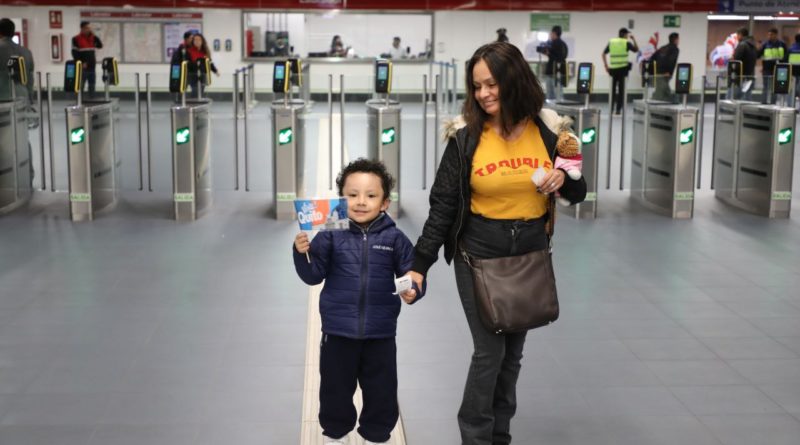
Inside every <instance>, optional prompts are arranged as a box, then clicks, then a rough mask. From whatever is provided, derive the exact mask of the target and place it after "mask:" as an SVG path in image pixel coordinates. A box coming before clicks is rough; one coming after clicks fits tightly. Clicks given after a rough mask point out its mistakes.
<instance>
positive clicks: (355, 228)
mask: <svg viewBox="0 0 800 445" xmlns="http://www.w3.org/2000/svg"><path fill="white" fill-rule="evenodd" d="M394 226H395V222H394V220H393V219H392V217H391V216H389V214H388V213H386V212H381V213H380V214H379V215H378V217H377V218H375V219H374V220H372V222H371V223H369V226H367V227H361V226H360V225H359V224H358V223H356V222H355V221H353V220H352V219H351V220H350V231H351V232H354V233H358V234H363V233H376V232H380V231H382V230H385V229H388V228H389V227H394Z"/></svg>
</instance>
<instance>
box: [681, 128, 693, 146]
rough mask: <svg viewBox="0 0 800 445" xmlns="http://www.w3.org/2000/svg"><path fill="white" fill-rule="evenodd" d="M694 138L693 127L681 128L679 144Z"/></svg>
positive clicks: (686, 142)
mask: <svg viewBox="0 0 800 445" xmlns="http://www.w3.org/2000/svg"><path fill="white" fill-rule="evenodd" d="M693 140H694V127H689V128H684V129H683V130H681V145H683V144H688V143H689V142H692V141H693Z"/></svg>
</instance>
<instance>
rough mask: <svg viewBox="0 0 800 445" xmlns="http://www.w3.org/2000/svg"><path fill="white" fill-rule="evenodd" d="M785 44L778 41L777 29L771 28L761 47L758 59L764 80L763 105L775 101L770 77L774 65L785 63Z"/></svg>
mask: <svg viewBox="0 0 800 445" xmlns="http://www.w3.org/2000/svg"><path fill="white" fill-rule="evenodd" d="M787 55H788V54H787V51H786V44H785V43H783V40H779V39H778V30H777V28H772V29H770V30H769V32H768V33H767V41H766V42H764V43H763V44H762V45H761V49H760V50H759V51H758V57H760V58H761V68H762V70H761V75H762V78H763V80H764V103H768V104H771V103H773V102H774V101H775V95H774V94H772V76H773V71H775V64H776V63H778V62H786V58H787Z"/></svg>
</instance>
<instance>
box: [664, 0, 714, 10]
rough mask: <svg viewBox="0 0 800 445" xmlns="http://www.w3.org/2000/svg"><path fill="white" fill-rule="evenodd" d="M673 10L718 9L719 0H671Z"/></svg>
mask: <svg viewBox="0 0 800 445" xmlns="http://www.w3.org/2000/svg"><path fill="white" fill-rule="evenodd" d="M673 4H674V9H675V11H687V12H709V11H714V12H716V11H719V0H673Z"/></svg>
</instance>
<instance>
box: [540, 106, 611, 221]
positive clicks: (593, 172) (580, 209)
mask: <svg viewBox="0 0 800 445" xmlns="http://www.w3.org/2000/svg"><path fill="white" fill-rule="evenodd" d="M547 106H548V108H552V109H553V110H554V111H555V112H556V113H558V114H560V115H562V116H569V117H571V118H572V121H573V123H572V129H573V131H574V132H575V134H576V135H577V136H578V137H579V138H580V139H581V155H582V156H583V168H582V174H583V178H584V180H585V181H586V199H585V200H584V201H583V202H582V203H579V204H575V205H572V206H569V207H564V206H560V205H559V206H558V210H559V211H560V212H562V213H564V214H566V215H569V216H572V217H574V218H577V219H592V218H596V217H597V176H598V165H599V162H598V156H599V150H598V148H599V147H598V144H599V140H600V138H599V132H600V110H599V109H597V108H585V107H584V106H583V104H582V103H575V104H567V103H556V104H555V105H547Z"/></svg>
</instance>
